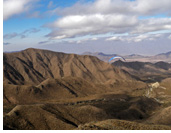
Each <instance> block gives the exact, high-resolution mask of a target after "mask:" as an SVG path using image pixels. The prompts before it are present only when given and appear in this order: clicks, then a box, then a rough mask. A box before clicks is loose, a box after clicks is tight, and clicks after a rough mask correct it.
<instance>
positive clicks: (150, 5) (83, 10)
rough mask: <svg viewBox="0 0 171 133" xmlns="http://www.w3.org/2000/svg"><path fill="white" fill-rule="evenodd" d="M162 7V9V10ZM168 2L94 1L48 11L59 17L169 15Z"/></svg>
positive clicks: (167, 0) (141, 0)
mask: <svg viewBox="0 0 171 133" xmlns="http://www.w3.org/2000/svg"><path fill="white" fill-rule="evenodd" d="M163 7H164V8H163ZM170 9H171V1H170V0H162V1H161V0H158V1H156V0H135V1H129V0H96V1H95V2H88V3H81V2H77V3H76V4H75V5H73V6H72V7H66V8H64V9H62V8H56V9H54V10H52V11H50V12H51V13H52V14H55V13H57V14H59V15H82V14H95V13H101V14H111V13H113V12H115V13H123V14H134V15H147V16H149V15H155V14H163V13H164V14H166V15H169V14H171V10H170Z"/></svg>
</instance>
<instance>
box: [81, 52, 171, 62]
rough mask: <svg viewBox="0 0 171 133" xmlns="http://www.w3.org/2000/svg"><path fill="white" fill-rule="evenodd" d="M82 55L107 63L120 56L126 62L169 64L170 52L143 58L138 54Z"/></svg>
mask: <svg viewBox="0 0 171 133" xmlns="http://www.w3.org/2000/svg"><path fill="white" fill-rule="evenodd" d="M82 55H92V56H96V57H98V58H99V59H100V60H102V61H105V62H108V61H109V59H110V58H112V57H114V56H122V57H124V58H125V59H126V61H128V62H132V61H140V62H151V63H152V62H153V63H155V62H159V61H164V62H169V63H170V62H171V52H167V53H161V54H157V55H153V56H145V55H139V54H131V55H120V54H104V53H102V52H96V53H91V52H85V53H83V54H82Z"/></svg>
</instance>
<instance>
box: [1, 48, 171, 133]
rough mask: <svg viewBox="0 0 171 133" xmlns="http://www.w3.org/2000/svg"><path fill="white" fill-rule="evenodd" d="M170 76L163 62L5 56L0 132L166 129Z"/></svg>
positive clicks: (43, 53) (38, 53)
mask: <svg viewBox="0 0 171 133" xmlns="http://www.w3.org/2000/svg"><path fill="white" fill-rule="evenodd" d="M100 56H105V55H104V54H103V53H101V54H100ZM110 56H113V55H110ZM131 56H132V57H135V56H136V57H138V56H137V55H131ZM159 56H160V57H161V56H162V58H163V55H159ZM106 57H108V56H106ZM168 58H169V56H168ZM170 70H171V65H170V63H167V62H157V63H149V62H148V63H145V62H122V61H116V62H114V63H107V62H104V61H102V60H100V59H98V58H97V57H95V56H92V55H76V54H65V53H61V52H53V51H48V50H41V49H33V48H29V49H26V50H23V51H19V52H12V53H4V54H3V127H4V129H8V130H9V129H16V130H18V129H20V130H26V129H32V130H36V129H43V130H45V129H49V130H50V129H52V130H56V129H58V130H59V129H68V130H69V129H78V130H80V129H171V127H170V121H169V120H170V119H169V118H170V116H171V113H170V112H169V111H170V100H171V99H170V94H171V91H170V90H171V87H170V81H171V78H170V76H169V74H170ZM159 75H160V76H159ZM152 76H154V77H152ZM158 76H159V77H158ZM149 77H150V78H153V80H152V79H149ZM155 82H157V83H155ZM153 84H154V85H153ZM153 86H157V87H156V88H155V87H153ZM151 90H152V91H151ZM159 94H160V95H159ZM161 118H162V119H161ZM119 123H120V124H119ZM112 125H113V126H112ZM121 125H122V126H121Z"/></svg>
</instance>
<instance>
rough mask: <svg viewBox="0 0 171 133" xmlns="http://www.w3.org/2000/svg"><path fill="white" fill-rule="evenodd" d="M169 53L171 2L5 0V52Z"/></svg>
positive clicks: (134, 0) (170, 43)
mask: <svg viewBox="0 0 171 133" xmlns="http://www.w3.org/2000/svg"><path fill="white" fill-rule="evenodd" d="M29 47H34V48H40V49H50V50H53V51H60V52H67V53H77V54H80V53H83V52H105V53H110V54H114V53H117V54H144V55H153V54H158V53H163V52H168V51H171V1H170V0H162V1H156V0H65V1H64V0H4V4H3V50H4V51H18V50H23V49H26V48H29Z"/></svg>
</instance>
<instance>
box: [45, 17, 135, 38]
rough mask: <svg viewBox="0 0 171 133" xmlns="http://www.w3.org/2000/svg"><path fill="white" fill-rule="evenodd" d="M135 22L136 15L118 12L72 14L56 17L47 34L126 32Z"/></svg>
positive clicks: (77, 34)
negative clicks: (125, 14)
mask: <svg viewBox="0 0 171 133" xmlns="http://www.w3.org/2000/svg"><path fill="white" fill-rule="evenodd" d="M128 19H129V21H127V20H128ZM136 24H137V18H136V17H134V16H133V17H130V16H129V17H128V16H124V15H118V14H109V15H103V14H93V15H74V16H66V17H63V18H61V19H58V20H57V21H55V22H54V23H52V24H50V25H48V27H50V28H52V29H55V28H56V29H57V30H53V31H52V32H51V33H50V34H49V35H48V36H50V37H53V38H54V37H55V38H58V36H59V37H60V36H61V35H66V36H65V37H74V36H82V35H88V34H89V35H91V34H103V33H108V32H113V33H117V32H126V31H128V28H129V27H132V26H135V25H136Z"/></svg>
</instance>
